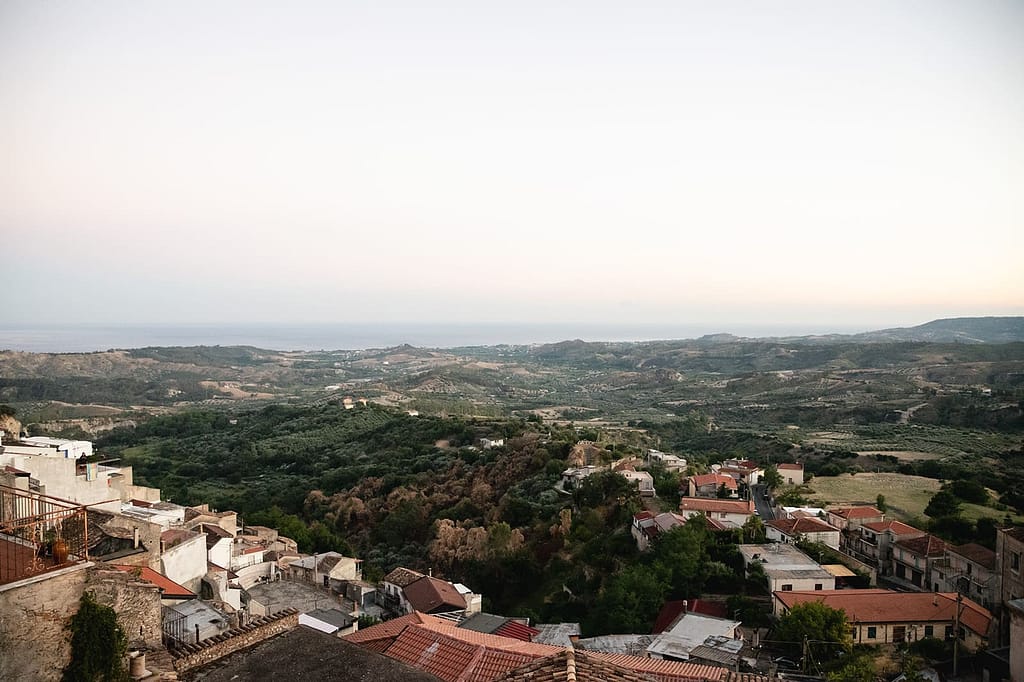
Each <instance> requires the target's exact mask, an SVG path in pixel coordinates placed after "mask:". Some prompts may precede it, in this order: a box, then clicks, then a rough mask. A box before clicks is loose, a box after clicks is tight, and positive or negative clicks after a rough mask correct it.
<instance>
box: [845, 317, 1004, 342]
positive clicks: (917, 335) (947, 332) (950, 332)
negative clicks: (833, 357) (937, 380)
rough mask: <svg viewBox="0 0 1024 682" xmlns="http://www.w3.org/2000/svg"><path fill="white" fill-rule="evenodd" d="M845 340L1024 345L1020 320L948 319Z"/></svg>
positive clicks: (880, 331) (869, 333)
mask: <svg viewBox="0 0 1024 682" xmlns="http://www.w3.org/2000/svg"><path fill="white" fill-rule="evenodd" d="M849 338H850V339H852V340H856V341H865V342H868V343H873V342H885V341H929V342H933V343H1013V342H1015V341H1024V317H949V318H944V319H939V320H932V321H931V322H925V323H924V324H919V325H917V326H916V327H896V328H893V329H880V330H878V331H873V332H864V333H862V334H852V335H850V337H849Z"/></svg>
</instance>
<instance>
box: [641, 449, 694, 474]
mask: <svg viewBox="0 0 1024 682" xmlns="http://www.w3.org/2000/svg"><path fill="white" fill-rule="evenodd" d="M647 461H648V462H660V463H661V465H662V466H663V467H665V470H666V471H668V472H670V473H671V472H673V471H686V460H685V459H684V458H682V457H678V456H676V455H669V454H667V453H664V452H661V451H660V450H648V451H647Z"/></svg>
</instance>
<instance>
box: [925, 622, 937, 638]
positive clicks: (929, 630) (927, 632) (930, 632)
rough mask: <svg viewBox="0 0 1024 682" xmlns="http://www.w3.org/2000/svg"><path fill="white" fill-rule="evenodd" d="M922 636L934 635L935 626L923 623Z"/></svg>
mask: <svg viewBox="0 0 1024 682" xmlns="http://www.w3.org/2000/svg"><path fill="white" fill-rule="evenodd" d="M924 636H925V637H934V636H935V626H934V625H925V626H924Z"/></svg>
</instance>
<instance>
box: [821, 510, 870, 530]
mask: <svg viewBox="0 0 1024 682" xmlns="http://www.w3.org/2000/svg"><path fill="white" fill-rule="evenodd" d="M884 518H885V514H883V513H882V512H880V511H878V510H877V509H875V508H874V507H868V506H860V507H838V508H834V509H829V510H827V511H826V512H825V521H826V522H828V525H830V526H834V527H836V528H838V529H839V530H856V529H857V528H859V527H860V526H861V524H864V523H875V522H878V521H882V520H883V519H884Z"/></svg>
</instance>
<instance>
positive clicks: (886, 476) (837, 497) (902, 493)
mask: <svg viewBox="0 0 1024 682" xmlns="http://www.w3.org/2000/svg"><path fill="white" fill-rule="evenodd" d="M940 487H941V482H940V481H937V480H935V479H934V478H925V477H923V476H905V475H903V474H896V473H859V474H855V475H852V476H850V475H843V476H818V477H816V478H814V479H813V480H812V481H811V483H810V488H811V490H812V491H813V492H812V493H810V494H809V495H808V497H809V498H810V500H811V501H812V503H814V504H819V505H821V506H825V505H829V504H833V505H834V504H850V503H863V504H871V505H873V504H874V503H875V500H876V498H877V497H878V496H879V495H884V496H885V503H886V504H887V505H888V507H889V511H888V514H887V515H888V516H890V517H894V518H897V519H900V520H902V521H910V520H914V519H915V518H916V519H926V518H927V517H926V516H925V515H924V508H925V507H927V506H928V501H929V500H930V499H931V497H932V495H934V494H935V493H936V492H937V491H938V490H939V488H940ZM1005 515H1006V512H1005V511H1000V510H998V509H993V508H992V507H985V506H982V505H979V504H966V503H965V504H964V505H963V517H964V518H967V519H971V520H977V519H979V518H982V517H986V516H987V517H991V518H997V519H1000V520H1002V519H1003V517H1004V516H1005ZM1011 518H1012V519H1014V522H1015V523H1022V522H1024V516H1021V515H1012V514H1011Z"/></svg>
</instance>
